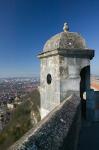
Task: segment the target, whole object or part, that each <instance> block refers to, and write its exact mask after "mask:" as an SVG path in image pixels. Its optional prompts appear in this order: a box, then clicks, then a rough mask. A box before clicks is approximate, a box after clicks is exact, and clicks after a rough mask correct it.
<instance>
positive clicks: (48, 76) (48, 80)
mask: <svg viewBox="0 0 99 150" xmlns="http://www.w3.org/2000/svg"><path fill="white" fill-rule="evenodd" d="M51 81H52V77H51V74H48V75H47V83H48V84H51Z"/></svg>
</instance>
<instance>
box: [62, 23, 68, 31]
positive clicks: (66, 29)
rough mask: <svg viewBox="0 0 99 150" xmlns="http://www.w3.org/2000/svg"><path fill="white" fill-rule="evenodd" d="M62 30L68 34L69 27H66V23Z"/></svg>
mask: <svg viewBox="0 0 99 150" xmlns="http://www.w3.org/2000/svg"><path fill="white" fill-rule="evenodd" d="M63 30H64V32H68V31H69V26H68V24H67V23H66V22H65V23H64V26H63Z"/></svg>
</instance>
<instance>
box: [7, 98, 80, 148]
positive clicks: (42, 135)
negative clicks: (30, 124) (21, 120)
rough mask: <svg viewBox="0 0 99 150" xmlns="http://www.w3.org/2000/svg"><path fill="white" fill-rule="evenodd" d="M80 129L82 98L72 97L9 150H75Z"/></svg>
mask: <svg viewBox="0 0 99 150" xmlns="http://www.w3.org/2000/svg"><path fill="white" fill-rule="evenodd" d="M79 128H80V98H78V97H77V96H76V95H72V96H71V97H69V98H68V99H66V100H65V101H64V102H62V103H61V104H60V105H59V106H57V107H56V108H55V109H54V110H53V111H52V112H51V113H49V115H47V116H46V117H45V118H44V119H43V120H41V121H40V122H39V124H38V125H37V127H36V128H35V129H31V130H30V131H29V132H27V133H26V134H25V135H24V136H23V137H22V138H21V139H20V140H19V141H17V142H16V143H15V144H14V145H12V146H11V147H10V148H9V150H65V148H66V149H67V150H73V149H75V148H76V145H77V138H78V134H79Z"/></svg>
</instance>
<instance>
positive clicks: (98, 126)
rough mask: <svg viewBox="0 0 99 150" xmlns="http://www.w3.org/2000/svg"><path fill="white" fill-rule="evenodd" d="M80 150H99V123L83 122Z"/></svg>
mask: <svg viewBox="0 0 99 150" xmlns="http://www.w3.org/2000/svg"><path fill="white" fill-rule="evenodd" d="M78 150H99V122H97V123H88V122H83V123H82V128H81V133H80V138H79V143H78Z"/></svg>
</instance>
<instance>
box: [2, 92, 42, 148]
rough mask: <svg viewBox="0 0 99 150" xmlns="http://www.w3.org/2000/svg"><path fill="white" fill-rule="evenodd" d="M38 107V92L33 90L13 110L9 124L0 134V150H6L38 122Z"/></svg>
mask: <svg viewBox="0 0 99 150" xmlns="http://www.w3.org/2000/svg"><path fill="white" fill-rule="evenodd" d="M39 107H40V94H39V91H38V90H34V91H33V92H32V93H30V94H28V96H26V99H24V102H23V103H22V104H21V105H19V106H18V107H17V108H16V109H15V110H14V112H13V113H12V116H11V120H10V122H9V123H8V125H7V126H6V127H5V128H4V130H3V131H2V132H1V133H0V150H6V149H7V148H8V147H9V146H10V145H12V144H13V143H14V142H15V141H17V140H18V139H19V138H20V137H21V136H23V135H24V133H26V132H27V131H28V130H29V129H31V128H32V127H34V126H35V125H36V123H37V122H39V121H40V114H39ZM31 112H33V114H34V115H33V116H31ZM31 117H32V118H31Z"/></svg>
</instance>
